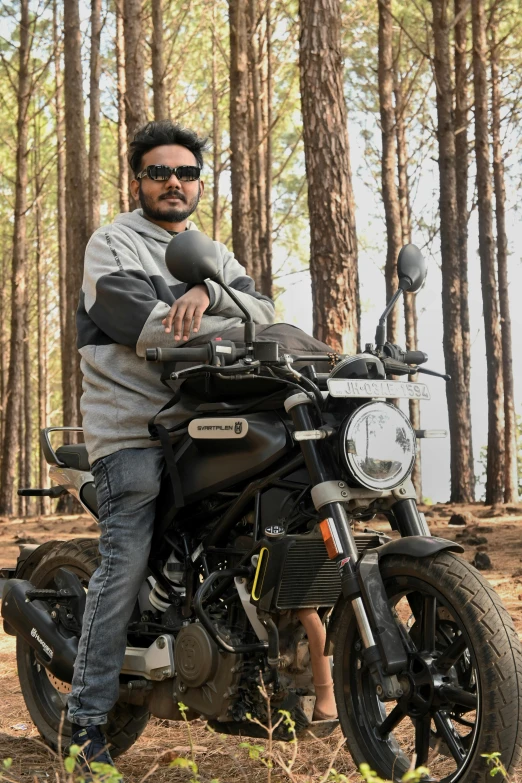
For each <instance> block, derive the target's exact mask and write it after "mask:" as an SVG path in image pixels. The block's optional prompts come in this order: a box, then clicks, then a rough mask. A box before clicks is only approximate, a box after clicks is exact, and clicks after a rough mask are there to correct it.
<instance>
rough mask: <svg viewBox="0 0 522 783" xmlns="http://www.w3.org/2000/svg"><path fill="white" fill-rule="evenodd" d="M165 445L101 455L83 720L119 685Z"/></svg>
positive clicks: (77, 696)
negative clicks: (97, 553) (97, 552)
mask: <svg viewBox="0 0 522 783" xmlns="http://www.w3.org/2000/svg"><path fill="white" fill-rule="evenodd" d="M163 464H164V461H163V454H162V451H161V448H159V447H154V446H153V447H151V448H146V449H124V450H122V451H117V452H115V453H114V454H109V455H108V456H106V457H101V458H100V459H98V460H96V462H95V463H94V465H93V467H92V474H93V476H94V481H95V484H96V493H97V496H98V508H99V525H100V541H99V548H100V555H101V564H100V566H99V567H98V568H97V569H96V571H95V572H94V574H93V575H92V577H91V580H90V582H89V590H88V593H87V601H86V606H85V614H84V618H83V627H82V635H81V639H80V644H79V648H78V657H77V658H76V663H75V666H74V676H73V681H72V692H71V695H70V697H69V703H68V707H69V713H68V718H69V720H70V721H71V723H77V724H79V725H80V726H92V725H101V724H103V723H106V722H107V714H108V713H109V712H110V710H111V709H112V707H113V706H114V704H115V703H116V701H117V700H118V693H119V673H120V670H121V667H122V665H123V659H124V657H125V648H126V646H127V633H126V629H127V624H128V622H129V620H130V617H131V615H132V611H133V609H134V606H135V603H136V599H137V596H138V593H139V590H140V587H141V585H142V584H143V580H144V579H145V577H146V574H147V561H148V558H149V552H150V545H151V540H152V533H153V529H154V515H155V509H156V498H157V496H158V493H159V488H160V481H161V473H162V469H163Z"/></svg>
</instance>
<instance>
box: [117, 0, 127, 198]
mask: <svg viewBox="0 0 522 783" xmlns="http://www.w3.org/2000/svg"><path fill="white" fill-rule="evenodd" d="M121 2H122V0H117V2H116V68H117V82H118V192H119V196H120V212H128V211H129V164H128V163H127V119H126V117H127V113H126V109H125V95H126V92H127V90H126V81H125V38H124V30H123V14H122V11H121Z"/></svg>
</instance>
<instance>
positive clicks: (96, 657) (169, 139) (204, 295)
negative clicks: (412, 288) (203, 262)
mask: <svg viewBox="0 0 522 783" xmlns="http://www.w3.org/2000/svg"><path fill="white" fill-rule="evenodd" d="M204 149H205V141H204V140H203V139H200V138H198V136H197V135H196V134H195V133H194V132H193V131H191V130H187V129H184V128H181V127H180V126H178V125H175V124H173V123H171V122H170V121H167V120H165V121H162V122H151V123H149V124H147V125H146V126H145V127H144V128H143V129H141V130H140V131H138V133H137V134H136V136H135V138H134V141H133V142H132V144H131V145H130V156H129V162H130V165H131V168H132V170H133V172H134V179H133V180H132V182H131V191H132V195H133V197H134V198H135V199H139V202H140V204H141V209H137V210H134V211H133V212H130V213H126V214H121V215H118V216H117V217H116V219H115V221H114V223H112V224H111V225H108V226H104V227H102V228H99V229H98V230H97V231H96V232H95V233H94V234H93V236H92V238H91V240H90V242H89V244H88V246H87V249H86V253H85V269H84V278H83V285H82V290H81V294H80V303H79V308H78V313H77V328H78V348H79V350H80V354H81V357H82V360H81V368H82V372H83V396H82V401H81V410H82V416H83V427H84V433H85V442H86V445H87V450H88V453H89V460H90V464H91V468H92V473H93V476H94V479H95V483H96V491H97V496H98V505H99V518H100V521H99V524H100V528H101V533H100V542H99V547H100V554H101V557H102V562H101V565H100V567H99V568H98V569H97V571H96V572H95V574H94V575H93V577H92V579H91V581H90V584H89V592H88V596H87V603H86V608H85V615H84V621H83V630H82V636H81V639H80V644H79V650H78V657H77V659H76V664H75V670H74V678H73V683H72V692H71V696H70V698H69V713H68V717H69V720H70V721H71V723H72V727H73V742H75V743H77V744H80V745H85V743H88V744H87V745H86V746H85V749H84V763H85V765H86V766H87V767H88V764H89V761H90V760H92V759H93V758H95V757H96V760H99V761H103V762H105V763H109V764H111V763H112V761H111V758H110V756H109V754H108V752H107V751H106V750H104V748H105V744H106V740H105V737H104V735H103V733H102V731H101V729H100V726H102V725H103V724H104V723H106V721H107V714H108V712H109V711H110V710H111V708H112V707H113V705H114V704H115V702H116V701H117V698H118V688H119V679H118V676H119V672H120V670H121V667H122V664H123V658H124V653H125V646H126V627H127V623H128V621H129V618H130V616H131V613H132V610H133V607H134V605H135V601H136V597H137V595H138V592H139V588H140V586H141V584H142V582H143V580H144V578H145V575H146V570H147V560H148V555H149V551H150V544H151V538H152V532H153V523H154V515H155V503H156V498H157V495H158V492H159V486H160V478H161V473H162V469H163V464H164V463H163V457H162V451H161V448H160V446H159V445H158V443H157V442H152V441H151V440H150V439H149V433H148V430H147V423H148V421H149V420H150V419H151V418H152V417H153V416H154V414H156V413H157V412H158V410H159V409H160V408H161V407H162V406H163V405H164V404H165V402H166V401H167V400H168V399H169V397H170V396H171V392H170V391H169V390H168V389H167V388H166V387H165V386H164V385H163V384H162V383H161V382H160V374H161V367H160V366H158V365H156V364H153V363H147V362H145V360H144V357H145V351H146V349H147V348H153V347H172V346H174V345H183V344H184V343H185V342H187V341H188V340H189V339H190V338H191V337H192V338H194V337H195V336H196V335H197V337H198V340H199V341H201V340H202V339H203V338H204V337H205V335H209V338H210V335H215V334H216V333H219V334H224V333H227V334H234V330H235V329H237V327H239V326H240V325H241V324H242V321H243V317H244V316H243V313H242V312H241V311H240V310H239V308H238V307H237V305H236V304H235V303H234V302H233V301H232V300H231V298H230V297H229V296H228V294H226V293H225V292H224V291H223V289H222V288H220V287H219V286H218V285H217V284H215V283H212V282H210V281H208V282H207V283H206V284H205V285H196V286H194V287H191V288H190V290H187V286H186V285H185V284H184V283H181V282H179V281H178V280H176V279H174V278H173V277H172V275H171V274H170V273H169V271H168V269H167V267H166V264H165V250H166V247H167V245H168V243H169V242H170V240H171V239H172V236H174V235H175V234H177V233H179V232H181V231H186V230H197V229H196V227H195V226H194V224H193V223H192V222H191V221H189V219H188V218H189V217H190V215H192V213H193V212H194V211H195V209H196V208H197V205H198V203H199V200H200V198H201V196H202V195H203V191H204V185H203V181H202V180H201V178H200V172H201V168H202V166H203V158H202V153H203V151H204ZM215 245H216V251H217V255H218V259H219V264H220V265H221V266H222V269H223V276H224V279H225V282H226V283H228V285H229V286H231V287H232V288H233V289H234V291H235V293H236V294H237V296H238V297H239V298H240V299H241V300H242V301H243V302H244V304H245V305H246V306H247V307H248V310H249V312H250V313H251V314H252V317H253V319H254V321H255V322H256V323H257V324H260V325H263V326H264V329H265V331H266V328H267V326H268V325H269V324H271V323H272V322H273V319H274V305H273V303H272V301H271V300H270V299H269V298H268V297H266V296H262V295H261V294H259V293H257V292H256V290H255V286H254V283H253V280H252V279H251V278H250V277H248V276H247V275H246V273H245V270H244V268H243V267H242V266H241V265H240V264H239V263H238V261H237V260H236V259H235V258H234V256H233V254H232V253H230V252H229V251H228V250H227V249H226V247H225V246H224V245H222V244H220V243H218V242H216V243H215ZM230 330H232V332H231V331H230ZM295 331H296V332H298V330H295ZM300 334H301V333H300ZM306 339H307V340H308V341H311V338H306ZM305 342H306V340H305ZM312 342H315V341H312ZM317 345H318V346H319V350H321V349H322V346H321V344H319V343H317ZM302 347H303V348H304V350H307V349H308V350H310V349H311V348H310V344H309V343H308V344H306V345H305V344H304V343H303V346H302ZM158 421H159V422H163V423H167V422H168V411H167V412H165V413H164V414H162V416H159V417H158ZM109 629H110V631H109Z"/></svg>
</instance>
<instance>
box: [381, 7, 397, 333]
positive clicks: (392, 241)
mask: <svg viewBox="0 0 522 783" xmlns="http://www.w3.org/2000/svg"><path fill="white" fill-rule="evenodd" d="M378 5H379V47H378V48H379V53H378V58H379V67H378V81H379V107H380V115H381V136H382V157H381V178H382V199H383V202H384V214H385V217H386V238H387V250H386V267H385V279H386V301H389V300H390V299H391V297H392V296H393V294H394V293H395V291H396V290H397V288H398V279H397V257H398V255H399V251H400V249H401V246H402V231H401V215H400V206H399V194H398V191H397V182H396V171H397V147H396V129H395V110H394V107H393V71H394V64H393V19H392V16H391V0H379V2H378ZM387 338H388V340H389V341H390V342H392V343H398V342H399V309H398V308H397V307H394V308H393V310H392V311H391V313H390V314H389V315H388V320H387Z"/></svg>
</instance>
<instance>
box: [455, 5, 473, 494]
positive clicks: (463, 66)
mask: <svg viewBox="0 0 522 783" xmlns="http://www.w3.org/2000/svg"><path fill="white" fill-rule="evenodd" d="M467 5H468V0H455V5H454V8H455V18H456V19H457V23H456V24H455V176H456V182H457V241H458V259H459V268H460V322H461V332H462V357H463V362H464V377H465V383H466V396H465V397H464V399H463V400H461V405H462V407H463V414H464V415H465V416H467V417H469V419H470V421H471V396H470V395H471V335H470V325H469V296H468V214H469V213H468V159H469V154H468V62H467V52H466V49H467V38H468V19H467V14H466V11H467ZM469 437H470V441H469V459H470V473H471V477H472V478H473V477H474V474H475V461H474V458H473V433H472V430H471V428H470V434H469ZM474 489H475V487H474V483H472V491H473V497H474V495H475V493H474Z"/></svg>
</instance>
